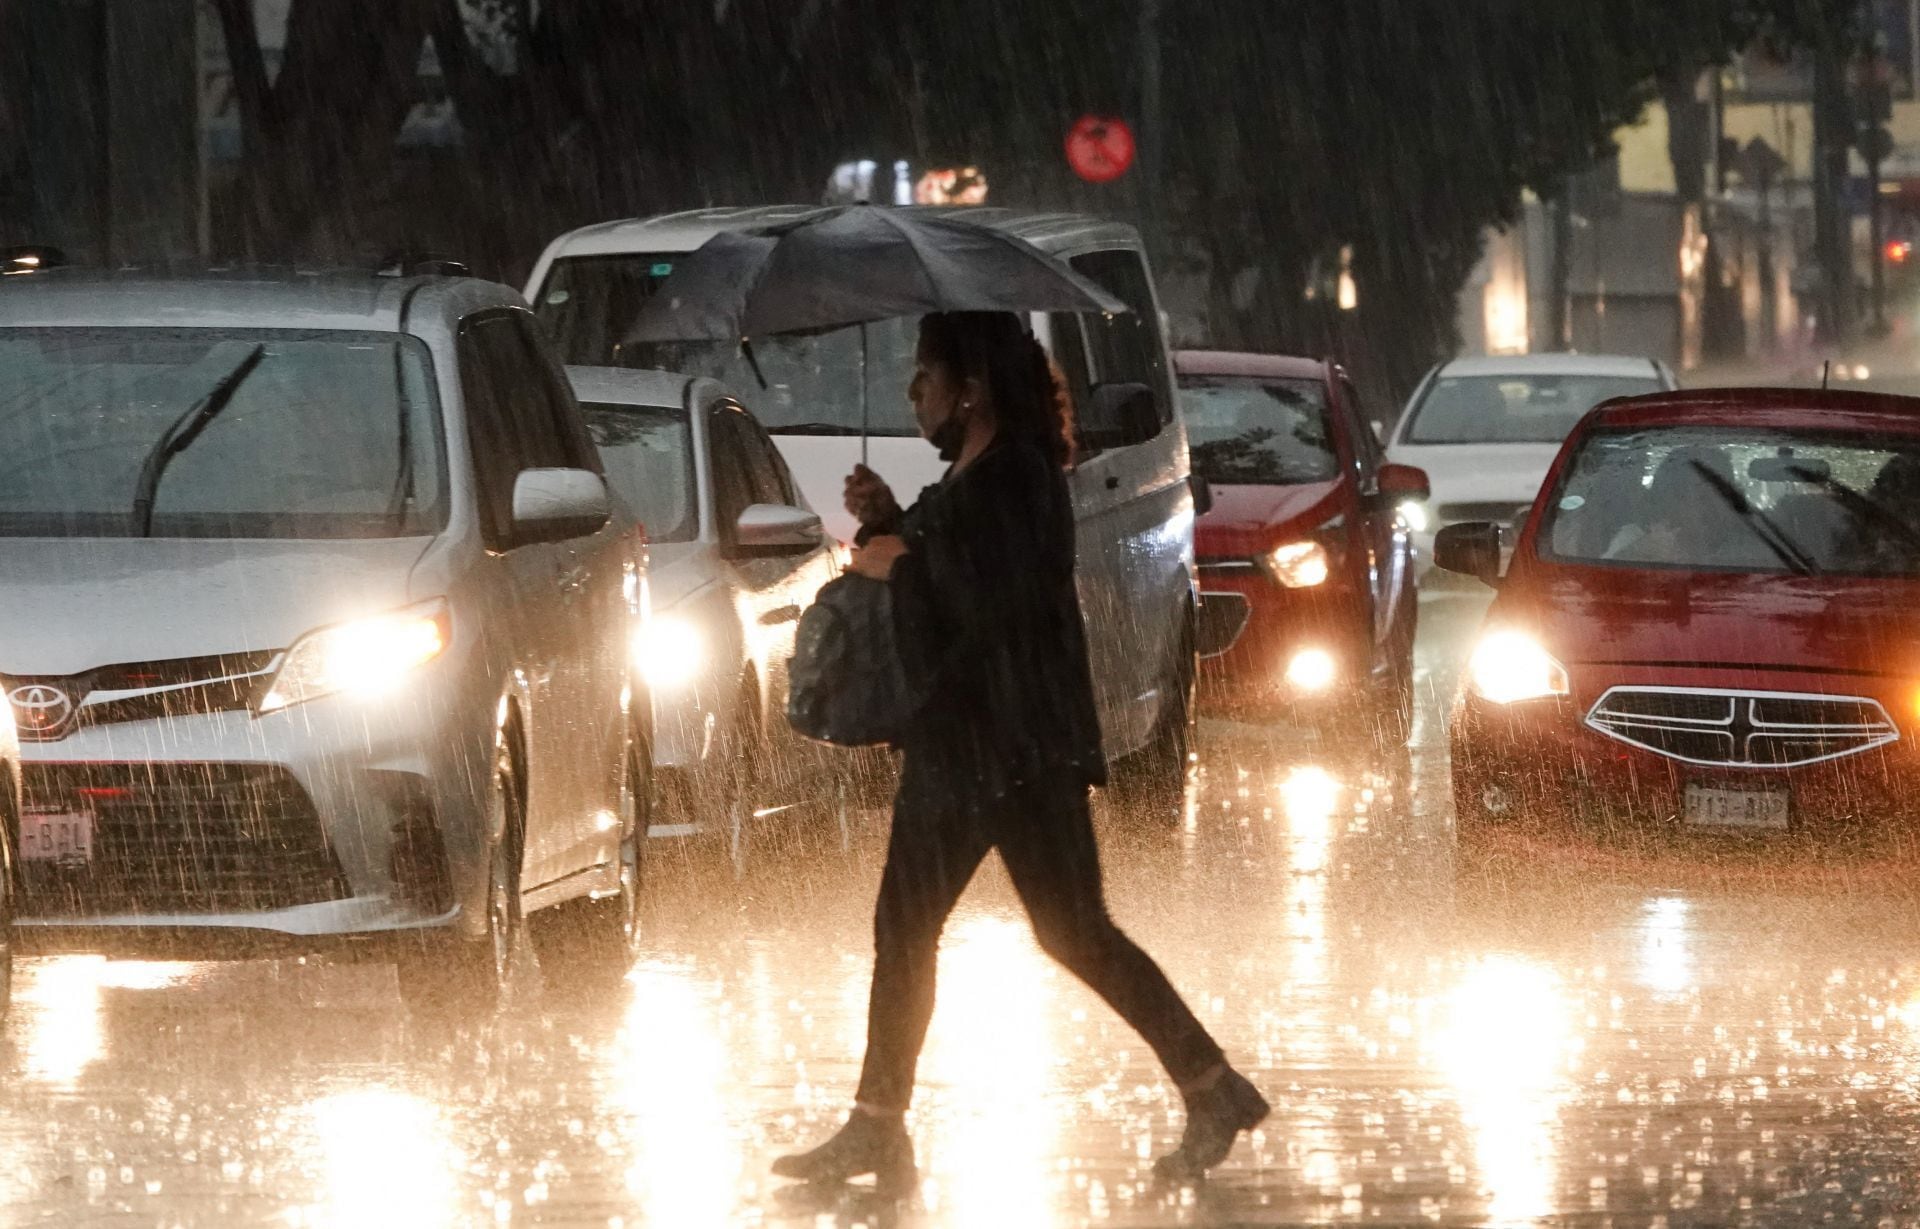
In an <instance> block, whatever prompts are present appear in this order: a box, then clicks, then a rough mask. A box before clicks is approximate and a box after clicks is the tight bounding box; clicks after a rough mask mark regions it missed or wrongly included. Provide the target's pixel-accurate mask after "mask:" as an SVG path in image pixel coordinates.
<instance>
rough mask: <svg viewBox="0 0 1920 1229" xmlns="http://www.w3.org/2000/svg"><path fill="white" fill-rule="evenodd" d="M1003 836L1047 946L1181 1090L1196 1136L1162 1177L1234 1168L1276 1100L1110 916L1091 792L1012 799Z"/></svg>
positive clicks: (1011, 869)
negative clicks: (1236, 1148)
mask: <svg viewBox="0 0 1920 1229" xmlns="http://www.w3.org/2000/svg"><path fill="white" fill-rule="evenodd" d="M995 831H996V835H997V836H998V838H999V839H998V845H999V849H1000V856H1001V858H1002V859H1003V860H1004V861H1005V862H1006V864H1007V870H1008V873H1009V874H1010V875H1011V876H1012V878H1013V884H1014V888H1015V890H1016V891H1018V892H1019V894H1020V900H1021V902H1022V903H1023V904H1024V905H1025V906H1026V909H1027V915H1028V916H1029V917H1030V918H1031V919H1032V920H1033V928H1034V934H1035V937H1036V938H1038V940H1039V942H1040V946H1041V947H1042V948H1043V949H1045V951H1046V952H1047V953H1048V954H1049V955H1051V956H1053V957H1054V958H1055V959H1056V960H1058V961H1060V963H1061V964H1063V965H1065V966H1066V967H1067V969H1068V970H1069V971H1070V972H1072V973H1073V974H1074V975H1075V976H1076V977H1078V978H1080V980H1082V981H1084V982H1085V983H1087V985H1088V986H1089V987H1091V988H1092V989H1093V991H1094V992H1095V993H1097V994H1098V995H1099V996H1100V997H1101V998H1103V999H1105V1000H1106V1001H1107V1003H1108V1005H1110V1006H1111V1007H1112V1008H1113V1009H1114V1011H1115V1012H1116V1013H1118V1014H1119V1016H1120V1018H1121V1019H1123V1020H1125V1021H1126V1022H1127V1023H1128V1024H1129V1025H1131V1026H1132V1027H1133V1029H1134V1031H1135V1032H1137V1033H1139V1034H1140V1036H1141V1038H1142V1039H1143V1040H1145V1041H1146V1043H1147V1044H1148V1045H1149V1046H1151V1047H1152V1048H1153V1052H1154V1054H1155V1056H1156V1057H1158V1058H1159V1060H1160V1064H1161V1066H1163V1067H1165V1068H1166V1071H1167V1074H1168V1075H1169V1076H1170V1077H1172V1079H1173V1081H1174V1082H1175V1083H1176V1084H1177V1085H1178V1086H1179V1088H1180V1092H1181V1096H1182V1097H1183V1098H1184V1099H1185V1102H1186V1106H1187V1126H1186V1132H1185V1134H1184V1136H1183V1137H1182V1139H1181V1143H1180V1146H1179V1147H1178V1148H1177V1149H1175V1150H1174V1152H1172V1153H1170V1154H1169V1155H1167V1156H1165V1157H1162V1158H1161V1159H1160V1161H1159V1162H1158V1163H1156V1165H1155V1171H1156V1172H1157V1173H1159V1174H1160V1175H1161V1176H1162V1177H1166V1178H1189V1177H1197V1176H1198V1175H1200V1174H1202V1173H1204V1172H1205V1171H1206V1170H1208V1169H1211V1168H1212V1167H1213V1166H1215V1165H1217V1164H1219V1163H1220V1162H1221V1161H1223V1160H1225V1159H1226V1156H1227V1153H1228V1152H1229V1151H1231V1150H1232V1147H1233V1141H1234V1139H1235V1138H1236V1137H1237V1136H1238V1135H1239V1133H1240V1132H1241V1131H1244V1130H1249V1129H1251V1128H1252V1127H1254V1126H1256V1125H1258V1124H1259V1123H1260V1122H1261V1121H1262V1120H1263V1119H1265V1118H1266V1116H1267V1114H1268V1112H1269V1110H1268V1106H1267V1103H1266V1100H1265V1099H1264V1098H1262V1097H1261V1096H1260V1094H1259V1092H1258V1091H1257V1090H1256V1089H1255V1088H1254V1087H1253V1085H1252V1084H1251V1083H1250V1082H1249V1081H1248V1080H1247V1079H1246V1078H1245V1077H1244V1076H1242V1075H1241V1074H1240V1073H1239V1072H1237V1071H1235V1070H1234V1069H1233V1068H1232V1067H1230V1066H1229V1065H1228V1064H1227V1061H1226V1056H1225V1055H1224V1054H1223V1053H1222V1051H1221V1049H1220V1046H1219V1045H1218V1043H1216V1042H1215V1041H1214V1039H1213V1038H1212V1036H1211V1035H1209V1034H1208V1032H1207V1030H1206V1027H1205V1026H1204V1025H1202V1024H1201V1023H1200V1021H1199V1020H1198V1018H1196V1017H1195V1016H1194V1014H1193V1012H1192V1010H1191V1009H1190V1008H1188V1006H1187V1004H1186V1001H1185V1000H1183V999H1182V998H1181V997H1180V993H1179V991H1177V990H1175V989H1174V987H1173V984H1172V983H1171V982H1170V981H1168V980H1167V976H1166V974H1165V973H1164V972H1162V971H1161V969H1160V966H1159V965H1158V964H1156V963H1154V961H1153V958H1152V957H1151V956H1148V955H1147V953H1146V952H1145V951H1143V950H1141V948H1140V946H1139V945H1138V944H1137V943H1135V942H1134V941H1133V940H1132V939H1130V938H1128V937H1127V935H1126V933H1125V932H1124V931H1122V930H1121V929H1120V928H1119V926H1117V925H1115V924H1114V921H1113V918H1112V917H1111V916H1110V915H1109V914H1108V912H1107V906H1106V898H1105V892H1104V889H1103V887H1102V883H1101V874H1100V852H1099V846H1098V843H1097V842H1096V840H1095V838H1094V834H1093V819H1092V815H1091V813H1090V811H1089V808H1088V804H1087V793H1086V790H1085V789H1082V788H1073V789H1049V790H1044V791H1041V790H1036V791H1025V792H1023V794H1022V795H1018V796H1016V797H1014V798H1012V799H1009V805H1008V807H1007V808H1006V810H1005V811H1004V813H1003V814H1002V815H1001V816H1000V817H999V823H998V824H997V825H996V828H995Z"/></svg>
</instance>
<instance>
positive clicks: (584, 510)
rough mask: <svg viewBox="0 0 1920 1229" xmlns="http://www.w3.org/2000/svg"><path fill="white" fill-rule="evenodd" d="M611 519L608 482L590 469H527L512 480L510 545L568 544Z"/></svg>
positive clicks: (611, 508) (596, 530) (597, 530)
mask: <svg viewBox="0 0 1920 1229" xmlns="http://www.w3.org/2000/svg"><path fill="white" fill-rule="evenodd" d="M612 517H613V499H612V497H611V496H609V495H608V494H607V480H606V479H604V478H602V477H601V476H600V475H599V474H596V473H594V472H593V471H592V470H590V469H526V470H521V471H520V475H519V477H517V478H515V479H514V480H513V544H514V545H515V546H531V545H533V544H535V543H538V542H567V541H571V540H572V539H574V538H584V537H587V536H589V535H591V534H596V533H599V532H600V530H601V529H603V528H604V527H605V526H606V523H607V522H608V521H609V520H611V519H612Z"/></svg>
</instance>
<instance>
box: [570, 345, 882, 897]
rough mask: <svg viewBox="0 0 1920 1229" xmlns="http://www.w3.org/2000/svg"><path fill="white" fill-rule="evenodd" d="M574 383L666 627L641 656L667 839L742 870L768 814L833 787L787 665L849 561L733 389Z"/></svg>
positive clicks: (614, 378)
mask: <svg viewBox="0 0 1920 1229" xmlns="http://www.w3.org/2000/svg"><path fill="white" fill-rule="evenodd" d="M567 374H568V376H569V377H570V378H571V379H572V381H573V387H574V391H575V393H576V394H578V396H579V398H580V406H581V409H582V410H583V411H584V412H585V414H586V418H587V427H588V429H589V430H590V431H591V432H592V433H593V438H594V442H595V443H596V444H598V445H599V447H600V455H601V457H602V459H603V460H604V462H605V465H606V471H607V482H608V484H609V485H610V486H611V487H612V488H613V493H614V495H615V497H616V498H618V499H620V500H622V501H624V502H625V503H626V504H627V505H629V507H630V509H631V511H632V513H633V514H634V516H635V517H636V518H637V519H638V521H639V523H640V524H641V526H642V527H643V530H644V532H645V534H646V536H647V538H648V541H649V543H650V544H651V564H650V572H649V577H650V585H651V603H650V605H651V610H652V613H651V616H650V618H649V619H648V621H647V623H646V625H645V626H644V627H640V628H637V629H636V631H635V637H636V639H635V646H634V647H635V655H634V656H635V661H636V663H637V664H638V666H639V668H640V671H641V675H642V678H643V679H644V681H645V684H646V687H647V690H648V692H649V693H650V694H651V695H652V698H653V714H654V731H655V734H654V764H655V767H656V769H657V770H658V771H659V772H660V774H661V779H660V785H661V797H662V801H663V802H664V803H665V805H664V806H663V808H662V809H661V811H660V812H659V813H656V815H655V816H654V824H653V828H652V832H653V835H655V836H683V835H692V834H693V833H695V832H697V831H702V830H717V831H718V832H719V833H720V834H721V835H722V836H723V837H724V838H725V840H726V842H727V846H728V852H729V854H730V855H731V856H732V857H733V859H734V860H735V862H736V863H738V862H739V861H740V860H741V859H742V858H743V857H744V854H745V849H746V844H747V840H748V837H749V835H750V834H749V831H748V829H749V826H750V824H751V821H752V820H753V819H754V817H755V814H756V812H757V811H759V810H760V809H761V808H762V804H764V803H767V802H788V801H791V800H793V797H794V795H795V791H798V790H801V789H803V788H805V787H806V786H807V785H809V784H814V783H817V781H818V780H819V776H818V774H817V772H813V771H809V770H810V769H818V768H819V767H820V765H821V763H822V761H823V760H824V753H821V752H817V751H815V750H814V749H813V748H812V747H811V745H810V744H807V743H805V742H803V741H802V740H801V739H800V738H799V737H798V736H797V735H795V734H794V733H793V732H792V731H791V730H790V729H789V728H788V726H787V722H786V715H785V714H786V700H787V661H788V659H789V658H790V657H792V656H793V634H794V630H795V625H796V624H797V623H798V621H799V618H800V612H801V611H803V610H805V609H806V607H807V606H808V605H810V604H811V603H812V602H813V599H814V595H815V594H816V593H818V592H819V590H820V586H822V585H824V584H825V583H827V581H829V580H831V579H832V578H833V577H834V576H835V575H836V574H837V573H838V572H839V570H840V560H839V556H838V554H837V552H836V551H835V549H834V547H833V544H832V543H831V542H830V541H829V540H828V539H827V536H826V534H825V532H824V531H823V530H822V529H821V526H820V518H819V517H818V516H817V515H815V514H814V512H813V510H812V509H811V508H810V507H808V505H807V501H806V497H805V496H803V495H802V494H801V493H800V491H799V489H798V488H797V487H796V486H795V485H794V482H793V477H792V475H791V474H789V473H788V472H787V466H786V463H785V462H784V461H782V460H781V458H780V452H779V450H778V449H776V448H775V447H774V446H773V442H772V441H771V440H770V439H768V438H767V433H766V431H765V430H763V429H762V428H761V426H760V424H759V423H758V422H757V421H755V419H754V417H753V415H751V414H749V413H748V412H747V411H746V410H745V409H743V408H742V407H741V405H740V403H739V402H738V401H737V400H735V399H734V397H733V396H732V395H731V394H730V393H729V392H728V391H727V389H726V387H725V386H724V385H722V384H720V383H719V382H718V381H715V380H708V379H699V378H695V377H690V376H683V375H670V374H667V373H665V372H653V371H634V370H629V369H623V368H614V367H570V368H568V369H567ZM839 754H840V758H844V757H845V753H844V752H843V753H839Z"/></svg>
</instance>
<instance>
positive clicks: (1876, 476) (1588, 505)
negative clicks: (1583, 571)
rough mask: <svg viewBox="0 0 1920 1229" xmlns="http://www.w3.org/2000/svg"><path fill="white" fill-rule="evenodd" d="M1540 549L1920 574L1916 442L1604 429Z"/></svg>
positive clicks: (1558, 553)
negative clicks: (1605, 430)
mask: <svg viewBox="0 0 1920 1229" xmlns="http://www.w3.org/2000/svg"><path fill="white" fill-rule="evenodd" d="M1548 518H1549V519H1548V521H1547V523H1546V528H1545V533H1544V535H1543V538H1542V549H1541V553H1542V554H1544V555H1546V556H1547V557H1549V558H1553V559H1558V560H1563V561H1566V562H1577V563H1596V564H1610V565H1616V566H1632V567H1641V568H1674V569H1685V570H1689V571H1721V572H1777V573H1795V574H1799V575H1821V574H1826V573H1843V574H1847V575H1870V576H1915V575H1920V440H1916V439H1901V438H1897V437H1895V438H1885V437H1882V438H1868V437H1865V436H1857V435H1834V434H1830V433H1819V432H1806V433H1800V432H1788V431H1777V430H1773V431H1757V430H1754V429H1751V428H1732V427H1655V428H1646V429H1641V430H1632V431H1607V432H1598V433H1595V434H1594V435H1593V436H1592V437H1590V438H1589V439H1587V440H1586V441H1585V442H1584V443H1583V444H1582V445H1581V446H1580V451H1579V453H1578V454H1577V455H1576V456H1575V457H1574V459H1573V463H1572V466H1571V467H1570V469H1569V470H1568V472H1567V476H1566V478H1565V480H1564V481H1563V482H1562V484H1561V487H1560V490H1559V492H1558V494H1557V495H1556V497H1555V498H1554V501H1553V503H1552V506H1551V507H1550V508H1549V510H1548Z"/></svg>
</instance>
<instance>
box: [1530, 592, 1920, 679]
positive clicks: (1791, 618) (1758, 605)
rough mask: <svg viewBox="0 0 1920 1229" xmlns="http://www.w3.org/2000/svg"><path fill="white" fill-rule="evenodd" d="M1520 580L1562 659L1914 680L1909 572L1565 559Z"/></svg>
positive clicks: (1919, 673)
mask: <svg viewBox="0 0 1920 1229" xmlns="http://www.w3.org/2000/svg"><path fill="white" fill-rule="evenodd" d="M1530 587H1531V589H1532V593H1531V595H1530V597H1529V599H1528V600H1527V601H1526V602H1525V606H1526V607H1528V608H1531V609H1533V610H1536V611H1539V612H1542V614H1541V617H1540V618H1539V620H1538V621H1539V623H1540V624H1541V625H1542V626H1541V628H1540V630H1541V631H1542V633H1543V636H1544V640H1545V643H1546V644H1547V646H1548V648H1549V649H1550V650H1551V651H1552V652H1554V653H1555V654H1556V655H1558V656H1560V657H1561V658H1562V660H1564V661H1566V662H1567V663H1568V664H1569V665H1575V664H1578V663H1589V664H1600V663H1612V664H1621V665H1626V664H1634V665H1684V666H1715V665H1728V666H1757V667H1772V668H1781V669H1805V670H1833V671H1842V672H1849V673H1854V672H1858V673H1872V674H1889V675H1905V676H1911V677H1916V678H1920V583H1916V582H1912V581H1898V580H1882V579H1869V578H1859V577H1855V578H1844V579H1843V578H1835V577H1818V576H1814V577H1794V576H1743V575H1723V574H1715V573H1699V572H1678V571H1673V572H1668V571H1644V572H1636V571H1630V570H1626V569H1612V568H1604V569H1603V568H1577V569H1576V568H1568V569H1565V570H1564V571H1561V572H1558V573H1557V574H1555V575H1554V576H1552V577H1550V578H1542V579H1540V580H1538V581H1536V582H1534V584H1533V585H1532V586H1530ZM1501 606H1502V607H1505V608H1506V609H1509V610H1511V609H1515V608H1516V607H1514V606H1511V605H1509V604H1508V603H1506V602H1502V603H1501ZM1502 613H1504V611H1503V612H1502Z"/></svg>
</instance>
